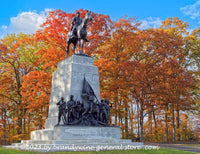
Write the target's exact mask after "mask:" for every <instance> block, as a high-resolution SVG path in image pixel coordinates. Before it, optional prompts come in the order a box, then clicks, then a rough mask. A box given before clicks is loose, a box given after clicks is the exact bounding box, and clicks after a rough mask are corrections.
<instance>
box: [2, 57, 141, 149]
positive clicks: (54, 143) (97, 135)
mask: <svg viewBox="0 0 200 154" xmlns="http://www.w3.org/2000/svg"><path fill="white" fill-rule="evenodd" d="M84 78H85V79H87V81H88V83H89V84H90V85H91V87H92V89H93V90H94V94H95V95H96V98H97V99H98V100H99V101H100V89H99V74H98V67H96V66H94V64H93V58H92V57H89V56H83V55H73V56H71V57H69V58H67V59H65V60H63V61H61V62H59V64H58V66H57V71H55V72H54V73H53V79H52V87H51V97H50V104H49V113H48V119H47V120H46V123H45V129H42V130H36V131H33V132H31V140H23V141H21V143H13V144H12V145H11V146H5V147H7V148H14V149H22V150H32V151H40V152H50V151H98V150H119V149H121V150H122V149H134V146H138V145H143V143H141V142H134V143H133V142H131V140H124V139H120V128H119V127H94V126H71V125H69V126H68V125H67V126H55V125H56V124H57V123H58V106H57V105H56V103H57V102H58V101H59V100H60V98H61V97H64V100H69V96H70V95H73V96H74V98H75V100H79V101H80V102H81V101H82V100H81V97H80V96H81V94H82V89H83V80H84ZM131 147H132V148H131Z"/></svg>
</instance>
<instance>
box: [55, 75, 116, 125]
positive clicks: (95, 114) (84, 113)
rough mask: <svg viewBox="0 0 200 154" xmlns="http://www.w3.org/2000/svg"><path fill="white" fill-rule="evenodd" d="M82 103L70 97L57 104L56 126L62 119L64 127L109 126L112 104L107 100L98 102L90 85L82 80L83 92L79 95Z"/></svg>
mask: <svg viewBox="0 0 200 154" xmlns="http://www.w3.org/2000/svg"><path fill="white" fill-rule="evenodd" d="M81 98H82V102H80V101H79V100H76V101H75V100H74V96H73V95H70V100H69V101H67V103H66V102H65V101H64V98H63V97H61V100H60V101H59V102H58V103H57V105H59V114H58V124H57V126H59V125H60V121H61V119H62V121H63V124H64V125H83V126H110V125H109V124H108V122H109V114H110V108H111V107H112V103H110V102H109V100H108V99H104V100H101V102H99V101H98V99H97V97H96V95H95V94H94V91H93V89H92V87H91V86H90V84H89V83H88V82H87V81H86V79H85V77H84V80H83V90H82V94H81Z"/></svg>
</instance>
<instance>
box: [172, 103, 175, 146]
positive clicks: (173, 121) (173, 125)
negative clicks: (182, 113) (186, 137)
mask: <svg viewBox="0 0 200 154" xmlns="http://www.w3.org/2000/svg"><path fill="white" fill-rule="evenodd" d="M172 127H173V142H174V143H175V142H176V128H175V117H174V106H173V110H172Z"/></svg>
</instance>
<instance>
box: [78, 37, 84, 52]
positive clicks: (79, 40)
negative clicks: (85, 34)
mask: <svg viewBox="0 0 200 154" xmlns="http://www.w3.org/2000/svg"><path fill="white" fill-rule="evenodd" d="M78 43H79V53H80V54H82V53H83V52H82V49H81V43H82V40H81V39H78Z"/></svg>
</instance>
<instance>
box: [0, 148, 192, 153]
mask: <svg viewBox="0 0 200 154" xmlns="http://www.w3.org/2000/svg"><path fill="white" fill-rule="evenodd" d="M0 154H40V153H39V152H28V151H20V150H12V149H5V148H0ZM48 154H196V152H186V151H181V150H172V149H162V148H160V149H159V150H121V151H120V150H118V151H101V152H96V151H94V152H52V153H48Z"/></svg>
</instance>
